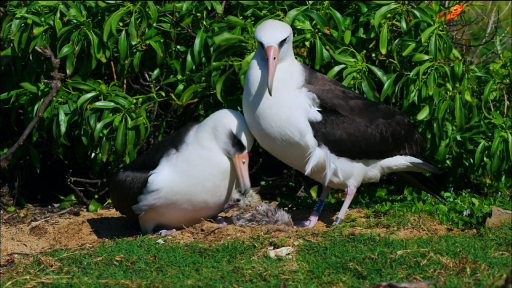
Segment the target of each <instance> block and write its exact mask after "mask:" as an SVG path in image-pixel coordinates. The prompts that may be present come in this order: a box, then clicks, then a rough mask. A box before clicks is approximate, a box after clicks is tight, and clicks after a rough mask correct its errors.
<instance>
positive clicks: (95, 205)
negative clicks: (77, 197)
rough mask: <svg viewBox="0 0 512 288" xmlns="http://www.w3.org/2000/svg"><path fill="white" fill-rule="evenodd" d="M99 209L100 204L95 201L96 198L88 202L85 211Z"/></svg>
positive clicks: (96, 210)
mask: <svg viewBox="0 0 512 288" xmlns="http://www.w3.org/2000/svg"><path fill="white" fill-rule="evenodd" d="M100 209H101V204H100V203H98V202H96V200H94V199H92V200H91V203H89V207H87V211H89V212H98V211H100Z"/></svg>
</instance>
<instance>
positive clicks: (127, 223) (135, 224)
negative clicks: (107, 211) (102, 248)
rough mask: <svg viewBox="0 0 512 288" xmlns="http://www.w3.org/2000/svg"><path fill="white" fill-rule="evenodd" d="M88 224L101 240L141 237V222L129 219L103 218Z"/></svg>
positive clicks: (89, 221) (95, 219)
mask: <svg viewBox="0 0 512 288" xmlns="http://www.w3.org/2000/svg"><path fill="white" fill-rule="evenodd" d="M87 222H88V223H89V225H91V228H92V230H93V232H94V234H96V236H97V237H98V238H99V239H109V238H127V237H133V236H137V235H140V230H139V220H138V219H133V218H128V217H103V218H93V219H88V220H87Z"/></svg>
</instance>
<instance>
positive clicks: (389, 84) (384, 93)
mask: <svg viewBox="0 0 512 288" xmlns="http://www.w3.org/2000/svg"><path fill="white" fill-rule="evenodd" d="M396 75H398V73H396V74H395V75H393V77H391V78H390V79H389V80H388V81H387V82H386V84H384V88H382V94H381V95H380V99H381V101H384V99H385V98H386V96H387V95H388V94H389V93H390V92H391V91H392V90H393V87H394V85H393V81H394V80H395V77H396Z"/></svg>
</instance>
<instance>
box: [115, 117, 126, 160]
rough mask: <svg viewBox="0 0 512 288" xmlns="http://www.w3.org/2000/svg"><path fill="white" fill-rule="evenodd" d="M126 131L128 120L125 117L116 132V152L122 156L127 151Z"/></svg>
mask: <svg viewBox="0 0 512 288" xmlns="http://www.w3.org/2000/svg"><path fill="white" fill-rule="evenodd" d="M125 131H126V122H125V120H124V119H123V121H122V122H121V124H120V125H119V129H117V132H116V142H115V147H116V153H117V156H118V157H122V156H123V155H124V153H125V143H126V135H125Z"/></svg>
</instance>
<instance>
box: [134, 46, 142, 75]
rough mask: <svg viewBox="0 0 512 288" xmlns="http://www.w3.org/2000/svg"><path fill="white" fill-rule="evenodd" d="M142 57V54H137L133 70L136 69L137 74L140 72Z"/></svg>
mask: <svg viewBox="0 0 512 288" xmlns="http://www.w3.org/2000/svg"><path fill="white" fill-rule="evenodd" d="M141 57H142V52H140V51H139V52H137V54H135V58H134V59H133V68H134V69H135V72H139V65H140V58H141Z"/></svg>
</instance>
